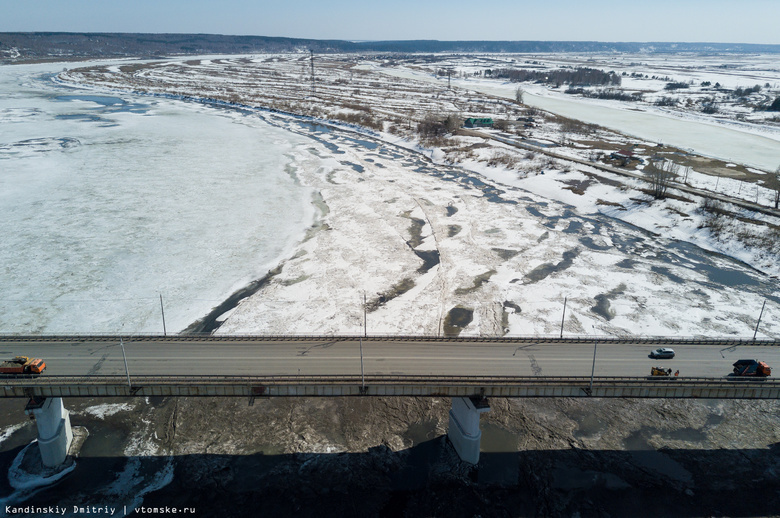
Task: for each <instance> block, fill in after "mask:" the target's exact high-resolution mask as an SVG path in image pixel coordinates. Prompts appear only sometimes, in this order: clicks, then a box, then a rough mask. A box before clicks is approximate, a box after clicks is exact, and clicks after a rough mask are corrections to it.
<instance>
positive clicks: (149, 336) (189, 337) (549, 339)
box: [0, 333, 780, 346]
mask: <svg viewBox="0 0 780 518" xmlns="http://www.w3.org/2000/svg"><path fill="white" fill-rule="evenodd" d="M120 339H121V340H123V341H125V342H139V341H140V342H143V341H166V342H177V341H179V342H197V341H208V342H220V341H233V342H235V341H307V342H320V341H331V342H332V341H347V340H349V341H357V340H360V339H362V340H364V341H367V342H372V341H383V342H388V341H398V342H429V343H436V342H441V343H448V344H449V343H459V342H468V343H479V342H484V343H537V342H544V343H568V344H571V343H583V344H594V343H600V344H603V343H610V344H647V345H654V344H679V345H720V346H732V345H733V346H738V345H754V346H777V345H780V339H773V338H760V339H755V340H754V339H752V338H737V337H697V336H682V337H681V336H675V337H668V336H589V335H585V336H564V337H562V338H561V337H560V336H548V335H525V336H517V335H506V336H449V337H445V336H432V335H389V334H383V335H368V336H363V335H360V334H354V335H353V334H340V335H314V334H312V335H280V334H269V335H262V334H259V335H255V334H232V335H212V334H207V333H198V334H179V335H161V334H155V333H131V334H67V335H65V334H51V335H28V334H0V342H64V341H80V342H106V341H118V340H120Z"/></svg>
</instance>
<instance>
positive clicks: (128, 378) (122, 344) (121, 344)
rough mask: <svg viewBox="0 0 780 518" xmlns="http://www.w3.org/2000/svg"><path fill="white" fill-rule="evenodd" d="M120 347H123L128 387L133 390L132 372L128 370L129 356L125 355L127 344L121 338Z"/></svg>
mask: <svg viewBox="0 0 780 518" xmlns="http://www.w3.org/2000/svg"><path fill="white" fill-rule="evenodd" d="M119 345H120V346H121V347H122V359H124V361H125V374H127V386H128V387H129V388H133V386H132V385H131V384H130V370H129V369H128V368H127V356H126V355H125V342H124V340H122V338H119Z"/></svg>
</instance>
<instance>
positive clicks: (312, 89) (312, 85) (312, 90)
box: [309, 49, 314, 95]
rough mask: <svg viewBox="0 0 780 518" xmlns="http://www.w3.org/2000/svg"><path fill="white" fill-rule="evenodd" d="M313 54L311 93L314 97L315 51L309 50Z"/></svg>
mask: <svg viewBox="0 0 780 518" xmlns="http://www.w3.org/2000/svg"><path fill="white" fill-rule="evenodd" d="M309 53H310V54H311V93H312V95H314V51H313V50H312V49H309Z"/></svg>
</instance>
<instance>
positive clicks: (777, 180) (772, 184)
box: [767, 165, 780, 208]
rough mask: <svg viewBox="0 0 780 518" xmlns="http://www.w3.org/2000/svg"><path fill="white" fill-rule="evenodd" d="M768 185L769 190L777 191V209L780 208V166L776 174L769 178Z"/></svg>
mask: <svg viewBox="0 0 780 518" xmlns="http://www.w3.org/2000/svg"><path fill="white" fill-rule="evenodd" d="M767 183H768V184H769V188H770V189H772V190H773V191H775V208H778V205H780V165H779V166H777V169H775V172H774V174H773V175H772V176H770V177H769V181H768V182H767Z"/></svg>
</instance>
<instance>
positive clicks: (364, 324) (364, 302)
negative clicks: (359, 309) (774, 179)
mask: <svg viewBox="0 0 780 518" xmlns="http://www.w3.org/2000/svg"><path fill="white" fill-rule="evenodd" d="M367 312H368V310H367V309H366V292H365V291H364V292H363V336H365V337H368V322H367V318H368V316H367V315H366V313H367Z"/></svg>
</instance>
